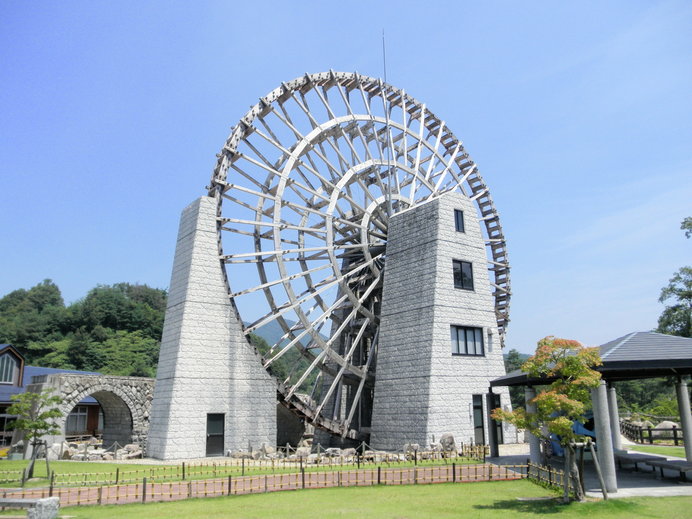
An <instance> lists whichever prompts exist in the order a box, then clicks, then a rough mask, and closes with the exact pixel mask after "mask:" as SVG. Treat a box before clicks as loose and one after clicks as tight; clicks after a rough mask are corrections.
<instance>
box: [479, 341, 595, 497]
mask: <svg viewBox="0 0 692 519" xmlns="http://www.w3.org/2000/svg"><path fill="white" fill-rule="evenodd" d="M600 364H601V358H600V355H599V353H598V348H585V347H583V346H582V345H581V344H579V343H578V342H577V341H573V340H568V339H558V338H556V337H552V336H549V337H545V338H544V339H541V340H540V341H538V347H537V348H536V353H535V354H534V355H533V356H532V357H530V358H529V359H528V360H527V361H526V362H525V363H524V364H523V365H522V367H521V369H522V371H524V372H526V373H528V374H529V376H531V377H532V378H543V379H545V380H546V383H547V382H550V383H549V384H547V385H546V386H544V387H543V388H542V389H541V390H540V391H539V392H538V394H537V395H536V397H535V398H534V399H533V400H532V401H531V403H533V404H534V405H535V407H536V412H535V413H529V412H528V411H526V409H524V408H518V409H514V410H512V411H504V410H503V409H501V408H498V409H495V410H494V411H493V413H492V417H493V418H494V419H495V420H502V421H506V422H509V423H511V424H514V425H515V426H516V427H519V428H521V429H526V430H528V431H529V432H530V433H531V434H534V435H535V436H537V437H539V438H542V439H544V440H549V439H550V435H551V434H553V435H556V436H557V437H558V438H559V440H560V445H562V446H563V447H564V448H565V451H566V453H567V455H566V456H565V474H566V475H568V477H569V478H570V480H571V481H572V487H573V489H574V492H575V495H576V497H577V499H578V500H580V501H581V500H583V499H584V493H583V489H582V487H581V483H580V482H579V470H578V468H577V462H576V452H575V447H574V444H575V443H576V442H579V441H583V440H584V438H583V437H581V436H580V435H577V434H576V433H575V432H574V430H573V424H574V422H575V421H579V422H582V423H584V421H585V417H584V413H585V411H586V410H587V409H588V407H589V405H590V403H591V398H590V390H591V389H593V388H595V387H597V386H598V384H599V381H600V379H601V374H600V373H599V372H598V371H595V370H593V369H592V368H593V367H594V366H599V365H600ZM568 498H569V497H568V495H565V500H567V499H568Z"/></svg>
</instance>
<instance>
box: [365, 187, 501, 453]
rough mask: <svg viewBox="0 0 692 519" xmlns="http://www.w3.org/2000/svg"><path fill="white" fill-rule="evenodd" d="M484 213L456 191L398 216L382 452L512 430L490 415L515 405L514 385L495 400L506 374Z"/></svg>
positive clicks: (389, 270)
mask: <svg viewBox="0 0 692 519" xmlns="http://www.w3.org/2000/svg"><path fill="white" fill-rule="evenodd" d="M476 214H477V213H476V209H475V206H474V203H473V202H472V201H471V200H469V198H467V197H466V196H464V195H462V194H460V193H448V194H446V195H444V196H442V197H440V198H438V199H435V200H431V201H429V202H427V203H424V204H422V205H420V206H417V207H415V208H412V209H409V210H405V211H403V212H401V213H398V214H395V215H393V216H392V218H391V219H390V223H389V231H388V236H387V261H386V263H385V274H384V288H383V298H382V313H381V324H380V342H379V350H378V356H377V381H376V383H375V396H374V405H373V415H372V430H371V441H370V443H371V445H372V446H373V448H376V449H388V450H399V449H401V448H402V446H403V444H404V443H407V442H412V443H418V444H420V446H421V448H425V447H427V446H428V445H429V444H430V443H431V442H432V441H434V440H439V438H440V436H441V435H442V434H444V433H452V434H453V435H454V437H455V439H456V441H457V442H464V443H488V442H489V433H490V428H491V427H493V428H494V430H493V433H497V434H502V433H501V432H500V430H499V427H498V426H496V425H495V424H494V422H492V421H491V420H490V419H489V413H488V410H489V408H494V407H498V401H497V400H496V399H497V398H499V399H500V403H501V405H502V406H508V405H510V402H509V394H508V392H507V389H506V388H504V389H503V390H502V392H498V394H497V396H495V397H489V396H488V387H489V381H490V380H492V379H494V378H497V377H499V376H502V375H504V374H505V368H504V363H503V357H502V348H501V344H500V340H499V336H498V332H497V320H496V316H495V311H494V305H493V298H492V293H491V285H490V282H489V279H488V269H487V263H488V259H487V255H486V251H485V242H484V238H483V236H482V234H481V228H480V225H479V222H478V220H477V216H476ZM489 399H492V400H495V401H492V400H491V401H489Z"/></svg>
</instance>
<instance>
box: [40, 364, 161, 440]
mask: <svg viewBox="0 0 692 519" xmlns="http://www.w3.org/2000/svg"><path fill="white" fill-rule="evenodd" d="M37 378H38V380H34V381H32V382H33V383H32V384H30V385H29V387H27V391H43V390H45V389H51V390H52V392H53V393H54V394H56V395H58V396H59V397H60V398H62V403H61V404H60V406H59V408H60V411H62V415H63V416H62V417H61V418H60V419H59V420H58V421H57V424H58V426H59V427H60V430H61V431H62V435H61V436H55V437H53V438H51V441H52V442H57V441H61V440H63V439H64V438H65V426H66V422H67V417H68V415H69V414H70V412H71V411H72V410H73V409H74V408H75V406H78V405H79V403H80V402H82V401H83V400H84V399H85V398H87V397H93V398H94V399H95V400H96V401H97V402H98V403H99V404H100V406H101V409H102V410H103V446H104V447H106V448H108V447H110V446H111V445H113V444H114V443H115V442H117V443H118V444H120V445H127V444H128V443H137V444H139V445H142V446H144V445H146V436H147V431H148V428H149V411H150V408H151V398H152V392H153V388H154V380H153V379H150V378H142V377H116V376H107V375H78V374H56V375H47V376H44V377H37Z"/></svg>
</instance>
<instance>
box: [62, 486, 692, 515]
mask: <svg viewBox="0 0 692 519" xmlns="http://www.w3.org/2000/svg"><path fill="white" fill-rule="evenodd" d="M551 497H552V498H554V497H557V494H556V493H554V492H551V491H549V490H546V489H544V488H542V487H540V486H538V485H535V484H533V483H531V482H529V481H526V480H521V481H498V482H487V483H461V484H459V483H457V484H454V483H448V484H439V485H414V486H377V487H351V488H330V489H315V490H298V491H289V492H276V493H270V494H256V495H247V496H230V497H220V498H212V499H190V500H187V501H177V502H171V503H152V504H146V505H141V504H138V505H117V506H115V505H111V506H100V507H99V506H91V507H70V508H65V509H62V510H61V515H66V516H68V515H69V516H73V517H75V518H82V519H87V518H88V519H112V518H113V517H117V518H118V519H163V518H166V519H176V518H181V519H182V518H184V519H221V518H223V519H229V518H247V519H262V518H272V519H296V518H300V519H310V518H315V519H318V518H319V519H330V518H340V519H343V518H361V517H363V518H366V517H367V518H387V519H421V518H435V519H445V518H452V517H454V518H464V519H474V518H483V519H493V518H497V519H507V518H509V517H511V518H512V519H522V518H539V517H540V518H544V519H545V518H546V517H551V516H557V515H558V514H559V517H560V519H570V518H580V519H584V518H587V517H588V518H599V519H600V518H612V519H632V518H633V517H637V518H639V517H642V518H644V517H645V518H682V517H689V515H688V514H689V510H690V508H691V507H692V497H669V498H633V499H614V500H610V501H598V502H588V503H571V504H568V505H563V504H561V503H560V502H559V500H557V499H549V500H523V501H520V500H518V499H517V498H551Z"/></svg>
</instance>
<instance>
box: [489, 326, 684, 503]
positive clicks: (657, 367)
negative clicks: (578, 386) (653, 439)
mask: <svg viewBox="0 0 692 519" xmlns="http://www.w3.org/2000/svg"><path fill="white" fill-rule="evenodd" d="M600 353H601V359H602V360H603V365H601V366H599V367H598V368H596V369H597V370H598V371H599V372H600V373H601V375H602V379H601V383H600V385H599V386H598V387H597V388H596V389H594V390H593V391H592V392H591V400H592V403H593V413H594V422H595V425H596V442H597V445H598V460H599V462H600V464H601V468H602V470H603V475H604V480H605V483H606V487H607V490H608V492H616V491H617V479H616V476H615V451H616V450H620V449H621V448H622V445H621V441H620V426H619V423H620V418H619V412H618V404H617V395H616V393H615V387H613V382H617V381H620V380H633V379H643V378H653V377H666V376H672V377H676V378H677V383H676V390H677V400H678V410H679V411H680V421H681V424H680V425H681V427H682V433H683V441H684V443H685V456H686V458H687V461H688V462H692V414H691V413H690V397H689V392H688V389H687V384H688V381H689V375H692V338H686V337H676V336H673V335H665V334H662V333H656V332H633V333H630V334H628V335H625V336H623V337H619V338H617V339H615V340H612V341H610V342H607V343H605V344H603V345H602V346H600ZM547 382H550V381H549V380H546V379H543V378H541V379H536V378H531V377H529V376H528V375H527V374H526V373H523V372H522V371H520V370H517V371H513V372H511V373H508V374H507V375H505V376H503V377H500V378H497V379H495V380H492V381H491V382H490V392H492V390H493V388H494V387H502V386H525V388H526V389H525V398H526V408H527V410H528V411H531V410H532V409H531V408H532V407H533V406H532V405H531V404H529V402H530V401H531V400H532V399H533V398H534V397H535V396H536V391H535V389H534V386H540V385H543V384H546V383H547ZM529 445H530V451H531V460H532V461H533V462H538V461H539V459H540V445H539V442H538V439H537V438H535V437H530V438H529Z"/></svg>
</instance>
